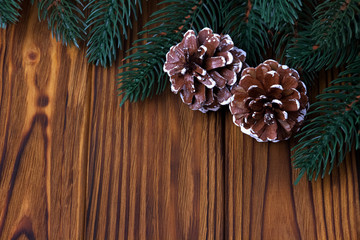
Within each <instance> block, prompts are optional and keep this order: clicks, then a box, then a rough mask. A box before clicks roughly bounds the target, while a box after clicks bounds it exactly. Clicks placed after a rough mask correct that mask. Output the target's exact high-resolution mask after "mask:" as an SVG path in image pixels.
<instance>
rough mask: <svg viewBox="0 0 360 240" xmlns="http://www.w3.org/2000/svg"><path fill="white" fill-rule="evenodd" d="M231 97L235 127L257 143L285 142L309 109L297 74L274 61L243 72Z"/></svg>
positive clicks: (231, 109)
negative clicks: (239, 128) (238, 127)
mask: <svg viewBox="0 0 360 240" xmlns="http://www.w3.org/2000/svg"><path fill="white" fill-rule="evenodd" d="M232 93H233V94H234V95H233V98H232V101H231V103H230V105H229V107H230V111H231V113H232V114H233V121H234V123H235V124H236V125H238V126H240V127H241V131H242V132H243V133H246V134H248V135H250V136H252V137H254V138H255V139H256V140H257V141H259V142H267V141H271V142H278V141H280V140H286V139H288V138H289V137H290V136H291V135H292V133H294V132H297V131H298V130H299V127H300V125H301V124H302V122H303V120H304V117H305V114H306V111H307V108H308V105H309V104H308V97H307V96H306V86H305V84H304V83H303V82H302V81H300V80H299V74H298V72H297V71H296V70H294V69H291V68H289V67H288V66H286V65H280V64H279V63H277V62H276V61H274V60H267V61H265V62H264V63H262V64H260V65H259V66H257V67H256V68H252V67H249V68H246V69H244V70H243V72H242V74H241V79H240V81H239V84H238V85H237V86H235V87H234V88H233V90H232Z"/></svg>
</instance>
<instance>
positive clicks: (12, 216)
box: [0, 1, 360, 240]
mask: <svg viewBox="0 0 360 240" xmlns="http://www.w3.org/2000/svg"><path fill="white" fill-rule="evenodd" d="M157 2H158V1H143V15H142V17H141V18H140V20H139V21H138V22H137V24H136V25H135V26H134V29H133V30H132V31H129V34H128V35H129V39H128V40H126V41H124V46H126V49H129V47H130V44H131V43H132V42H133V41H134V40H136V39H137V34H136V33H137V31H138V30H140V29H141V28H142V25H143V24H144V23H145V22H146V21H147V20H148V19H149V16H150V14H151V13H152V12H153V11H155V10H156V9H158V8H159V6H156V4H155V3H157ZM23 9H24V10H23V11H22V18H21V21H20V22H19V23H18V24H16V25H14V26H11V27H10V28H8V29H7V30H0V239H1V240H2V239H5V240H7V239H86V240H87V239H119V240H122V239H141V240H142V239H151V240H152V239H166V240H167V239H311V240H312V239H359V238H360V229H359V226H360V209H359V208H360V196H359V179H360V176H359V174H358V173H359V166H360V161H358V160H359V159H360V152H357V153H356V152H352V153H351V154H349V155H348V156H347V159H346V160H345V162H344V163H343V164H342V165H341V166H340V167H339V168H336V169H335V170H334V171H333V174H332V175H331V176H327V177H326V178H325V179H324V180H319V181H317V182H307V181H306V180H305V179H304V180H302V181H301V182H300V183H299V185H297V186H294V185H293V182H294V180H295V178H296V176H297V172H296V171H294V170H293V169H292V166H291V160H290V148H291V147H292V146H293V145H294V144H295V142H294V140H293V141H290V142H282V143H277V144H266V143H265V144H262V143H257V142H256V141H255V140H253V139H252V138H250V137H248V136H246V135H243V134H242V133H241V131H240V129H239V128H237V127H236V126H235V125H233V124H232V119H231V115H230V113H229V112H228V111H227V109H223V110H221V111H219V112H217V113H208V114H202V113H200V112H194V111H191V110H189V109H188V107H187V106H185V105H184V104H182V103H181V101H180V98H179V96H176V95H174V94H172V93H170V90H169V89H167V90H166V91H165V93H164V94H162V95H161V96H156V97H153V98H152V99H147V100H146V101H145V102H139V103H135V104H129V103H126V104H125V106H123V107H122V108H119V103H120V98H119V97H117V96H116V95H117V92H116V87H117V86H116V82H115V79H116V74H117V73H118V69H117V68H116V67H117V66H119V65H120V64H122V61H121V59H122V58H123V57H124V56H125V53H124V52H125V50H126V49H125V50H124V51H120V52H119V56H118V61H117V62H116V63H115V64H114V66H112V67H110V68H101V67H94V66H92V65H88V64H87V60H86V58H85V50H84V49H85V48H84V46H82V50H78V49H75V48H73V47H72V48H66V47H64V46H61V44H60V43H57V42H56V41H55V40H53V39H52V38H51V34H50V31H49V30H48V29H47V24H46V23H39V22H38V18H37V9H35V8H32V7H31V6H30V4H29V3H28V1H24V5H23ZM337 73H338V72H337V71H335V70H334V71H328V72H322V73H321V74H320V80H321V81H320V84H319V85H318V86H314V87H312V88H311V96H315V95H316V94H317V93H319V91H320V89H323V88H324V87H326V86H327V84H328V81H329V80H330V79H333V78H334V77H335V76H336V75H337ZM312 101H314V99H313V98H312Z"/></svg>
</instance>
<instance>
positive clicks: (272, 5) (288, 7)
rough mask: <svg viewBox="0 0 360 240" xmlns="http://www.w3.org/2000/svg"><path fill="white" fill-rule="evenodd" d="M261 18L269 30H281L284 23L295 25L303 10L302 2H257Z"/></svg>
mask: <svg viewBox="0 0 360 240" xmlns="http://www.w3.org/2000/svg"><path fill="white" fill-rule="evenodd" d="M255 5H257V6H259V10H260V12H261V17H262V19H263V20H264V21H265V23H266V24H268V27H269V28H275V29H276V30H277V29H279V28H280V27H281V26H282V25H283V23H290V24H292V25H293V24H294V23H295V21H296V19H298V11H299V10H301V0H287V1H283V0H255Z"/></svg>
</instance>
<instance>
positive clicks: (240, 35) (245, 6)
mask: <svg viewBox="0 0 360 240" xmlns="http://www.w3.org/2000/svg"><path fill="white" fill-rule="evenodd" d="M231 2H232V3H234V1H231ZM226 12H227V13H226V19H225V24H224V26H225V28H224V32H226V33H229V34H230V36H231V37H232V39H233V41H234V43H235V46H237V47H239V48H241V49H243V50H244V51H245V52H246V53H247V57H246V62H247V63H249V64H252V65H257V63H259V62H262V61H263V56H262V55H263V54H264V52H265V50H266V47H268V46H270V40H269V35H268V29H267V26H266V24H265V22H264V20H263V19H262V17H261V14H262V13H261V11H260V8H259V6H257V5H254V4H253V2H252V1H250V0H249V1H239V2H236V3H235V4H229V5H228V9H227V10H226Z"/></svg>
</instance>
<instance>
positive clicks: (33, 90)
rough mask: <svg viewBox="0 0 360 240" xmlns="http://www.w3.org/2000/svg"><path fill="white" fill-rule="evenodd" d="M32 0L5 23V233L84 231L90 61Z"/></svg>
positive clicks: (1, 114)
mask: <svg viewBox="0 0 360 240" xmlns="http://www.w3.org/2000/svg"><path fill="white" fill-rule="evenodd" d="M29 2H30V1H25V2H23V6H22V7H23V9H24V10H23V11H22V12H21V14H22V18H21V21H20V23H18V24H16V25H13V26H11V27H10V28H8V30H0V126H1V129H0V239H18V238H19V239H20V238H23V237H26V238H28V239H48V238H50V239H82V238H83V229H84V218H83V216H84V210H85V208H84V206H85V198H84V197H85V188H84V186H85V173H86V172H85V170H86V164H85V161H86V158H87V142H88V119H87V116H88V114H89V113H88V112H89V100H90V98H89V97H90V91H89V90H90V89H89V86H90V85H89V84H88V82H87V71H88V64H87V63H86V59H85V58H84V51H78V50H76V49H74V48H66V47H65V46H61V44H60V43H57V42H56V41H55V40H54V39H52V38H51V33H50V31H49V30H48V29H47V23H46V22H44V23H39V22H38V17H37V9H36V8H31V6H30V4H29Z"/></svg>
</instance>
